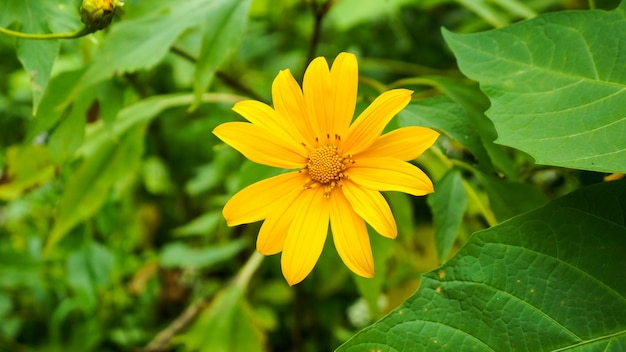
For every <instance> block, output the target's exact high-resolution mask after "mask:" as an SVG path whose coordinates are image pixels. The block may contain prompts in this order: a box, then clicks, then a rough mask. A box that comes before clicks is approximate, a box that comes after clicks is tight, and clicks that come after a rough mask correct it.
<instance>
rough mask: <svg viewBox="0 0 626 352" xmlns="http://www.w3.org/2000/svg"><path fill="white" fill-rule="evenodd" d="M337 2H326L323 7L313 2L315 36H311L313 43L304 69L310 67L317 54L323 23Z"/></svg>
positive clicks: (329, 0) (330, 0) (310, 43)
mask: <svg viewBox="0 0 626 352" xmlns="http://www.w3.org/2000/svg"><path fill="white" fill-rule="evenodd" d="M334 2H335V0H326V2H324V4H323V5H322V6H318V4H317V1H316V0H312V1H311V2H310V3H311V10H312V11H313V16H314V22H313V35H312V36H311V41H310V42H309V52H308V54H307V56H306V61H305V63H304V69H306V66H308V65H309V62H311V61H313V59H314V58H315V55H316V52H317V46H318V45H319V41H320V34H321V32H322V21H323V20H324V17H325V16H326V14H327V13H328V11H330V8H331V7H332V6H333V4H334ZM304 69H303V70H302V71H303V72H304Z"/></svg>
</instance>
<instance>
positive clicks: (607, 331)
mask: <svg viewBox="0 0 626 352" xmlns="http://www.w3.org/2000/svg"><path fill="white" fill-rule="evenodd" d="M625 220H626V181H613V182H606V183H601V184H597V185H594V186H591V187H587V188H584V189H581V190H578V191H576V192H573V193H571V194H569V195H567V196H565V197H563V198H560V199H557V200H556V201H553V202H552V203H550V204H548V205H547V206H545V207H543V208H540V209H537V210H534V211H532V212H529V213H526V214H523V215H520V216H517V217H515V218H513V219H511V220H509V221H506V222H504V223H502V224H500V225H498V226H495V227H493V228H490V229H488V230H485V231H481V232H478V233H476V234H475V235H474V236H472V238H471V239H470V240H469V241H468V243H467V244H466V245H465V246H464V247H463V248H462V249H461V250H460V251H459V252H458V253H457V254H456V255H455V256H454V257H453V258H452V259H450V260H449V261H448V262H447V263H446V264H445V265H444V266H442V267H441V268H440V269H437V270H435V271H433V272H430V273H428V274H425V275H423V276H422V283H421V286H420V288H419V290H418V291H417V292H416V293H415V294H414V295H413V296H412V297H410V298H409V299H408V300H407V301H406V302H404V303H403V304H402V305H401V306H400V307H398V308H397V309H395V310H394V311H392V312H391V313H390V314H389V315H387V316H386V317H385V318H383V319H382V320H380V321H379V322H377V323H375V324H374V325H372V326H370V327H368V328H366V329H364V330H362V331H361V332H359V333H358V334H357V335H356V336H355V337H354V338H352V339H351V340H349V341H348V342H347V343H346V344H344V345H343V346H341V347H340V348H339V349H338V351H364V350H365V351H369V350H384V351H405V350H425V351H444V350H445V351H448V350H455V351H465V350H467V351H470V350H471V351H555V350H557V349H558V350H559V351H565V350H575V349H580V350H583V349H585V350H605V351H608V350H611V351H618V350H622V349H623V348H624V347H626V281H625V280H624V278H623V275H616V272H615V270H618V271H619V272H623V270H624V268H626V256H624V255H623V253H624V252H625V251H626V223H625Z"/></svg>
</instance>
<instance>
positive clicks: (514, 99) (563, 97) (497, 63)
mask: <svg viewBox="0 0 626 352" xmlns="http://www.w3.org/2000/svg"><path fill="white" fill-rule="evenodd" d="M625 13H626V11H625V10H624V7H623V6H621V7H620V8H618V9H616V10H614V11H610V12H606V11H579V12H574V11H571V12H559V13H551V14H546V15H542V16H539V17H537V18H535V19H533V20H529V21H524V22H521V23H517V24H514V25H511V26H507V27H505V28H501V29H498V30H492V31H488V32H483V33H477V34H470V35H460V34H454V33H451V32H449V31H446V30H444V31H443V35H444V37H445V39H446V42H447V43H448V45H449V46H450V47H451V48H452V51H453V52H454V54H455V56H456V57H457V60H458V63H459V67H460V68H461V70H462V71H463V73H464V74H466V75H467V76H468V77H470V78H472V79H474V80H476V81H478V82H479V83H480V86H481V89H482V90H483V91H484V92H485V93H486V94H487V96H488V97H489V99H490V100H491V102H492V106H491V108H490V109H489V110H488V111H487V116H489V118H491V119H492V120H493V122H494V124H495V127H496V130H497V131H498V140H497V142H498V143H501V144H505V145H509V146H512V147H514V148H518V149H520V150H523V151H525V152H527V153H528V154H530V155H531V156H533V157H534V158H535V160H536V162H537V163H539V164H547V165H556V166H563V167H569V168H577V169H583V170H593V171H603V172H624V171H626V138H624V135H626V104H624V101H626V49H625V48H626V36H624V35H608V34H609V33H624V32H626V19H625Z"/></svg>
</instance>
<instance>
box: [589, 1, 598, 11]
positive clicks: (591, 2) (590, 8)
mask: <svg viewBox="0 0 626 352" xmlns="http://www.w3.org/2000/svg"><path fill="white" fill-rule="evenodd" d="M595 9H596V2H595V0H589V10H595Z"/></svg>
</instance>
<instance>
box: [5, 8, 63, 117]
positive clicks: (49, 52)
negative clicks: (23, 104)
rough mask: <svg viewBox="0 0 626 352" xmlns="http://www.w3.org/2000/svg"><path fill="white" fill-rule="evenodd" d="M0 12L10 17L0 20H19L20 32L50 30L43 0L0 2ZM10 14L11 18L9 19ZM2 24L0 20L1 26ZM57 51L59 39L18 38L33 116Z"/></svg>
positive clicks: (18, 49) (19, 52)
mask: <svg viewBox="0 0 626 352" xmlns="http://www.w3.org/2000/svg"><path fill="white" fill-rule="evenodd" d="M2 3H3V4H2V5H0V13H5V14H6V16H8V17H9V19H7V18H3V19H2V22H8V23H11V22H13V21H18V22H20V23H21V27H20V29H19V30H20V31H21V32H24V33H49V32H50V29H49V28H48V22H47V19H48V4H46V2H45V1H2ZM11 15H13V16H12V18H10V17H11ZM1 24H2V23H1V22H0V25H1ZM58 53H59V41H58V40H29V39H17V57H18V59H19V60H20V62H21V63H22V66H23V67H24V70H26V73H27V74H28V77H29V78H30V84H31V88H32V94H33V115H35V114H36V113H37V107H38V106H39V103H40V102H41V98H42V96H43V94H44V92H45V91H46V87H47V86H48V80H49V79H50V73H51V72H52V65H53V64H54V61H55V60H56V57H57V55H58Z"/></svg>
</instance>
